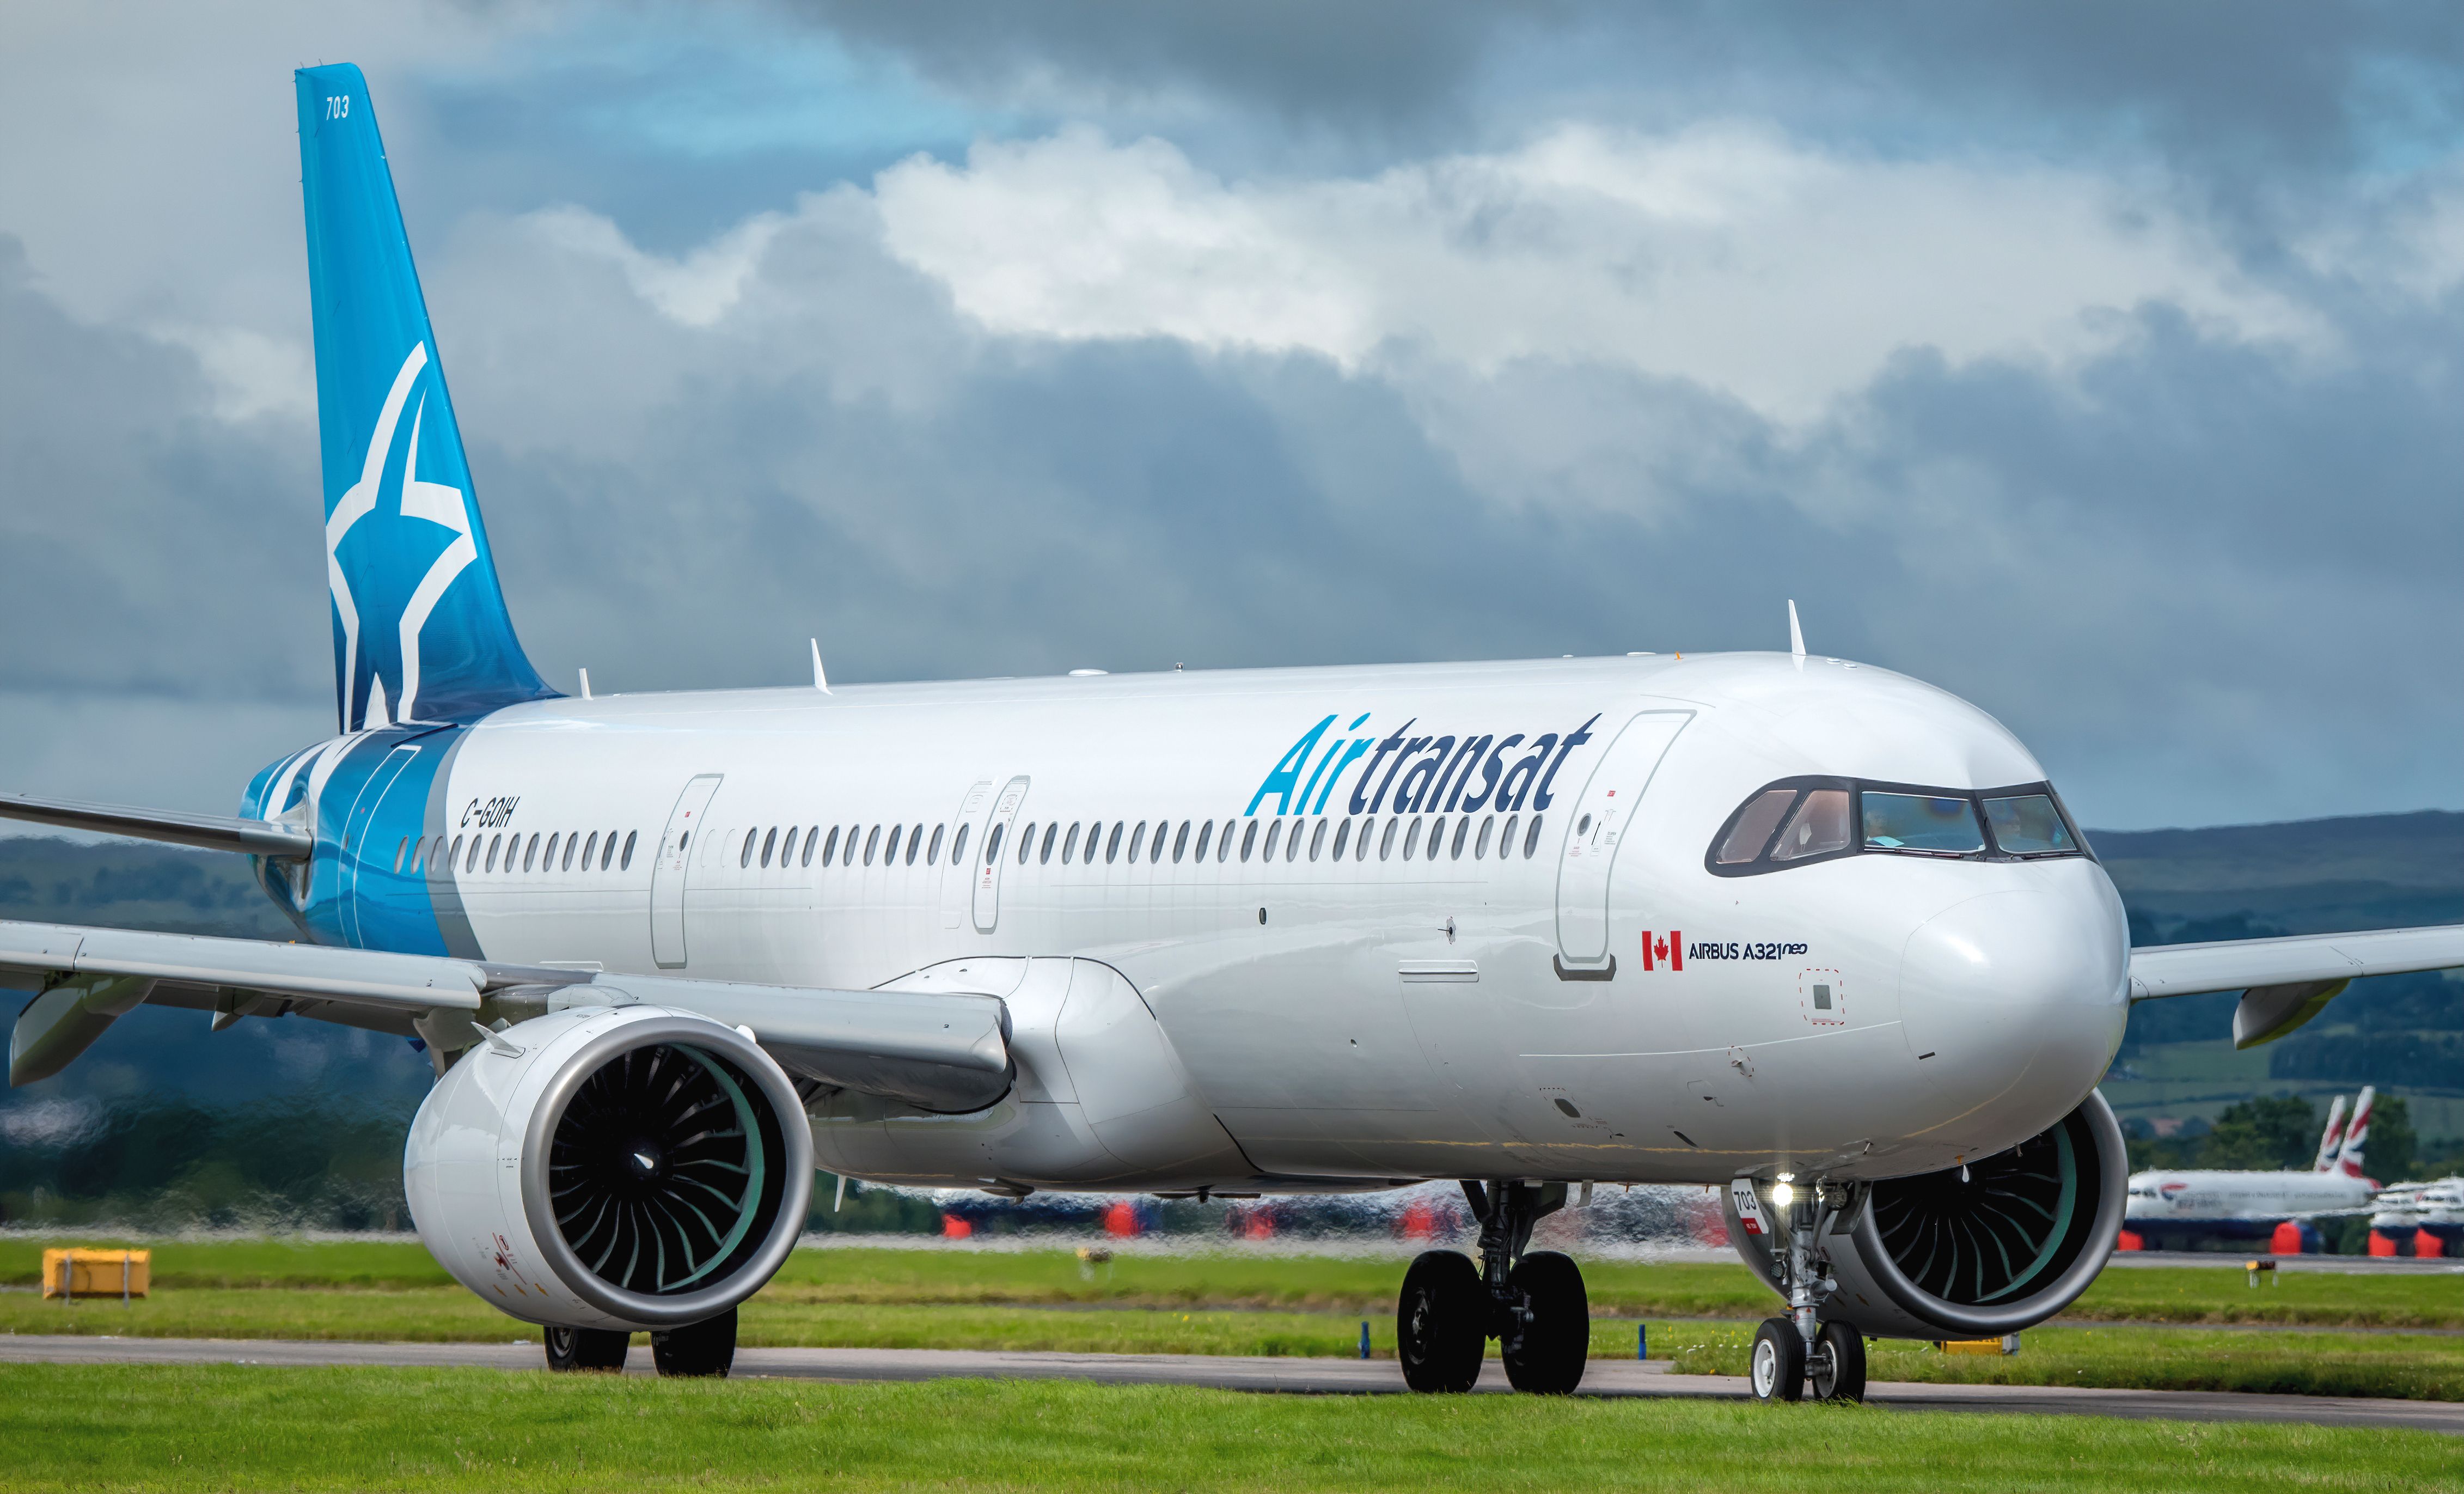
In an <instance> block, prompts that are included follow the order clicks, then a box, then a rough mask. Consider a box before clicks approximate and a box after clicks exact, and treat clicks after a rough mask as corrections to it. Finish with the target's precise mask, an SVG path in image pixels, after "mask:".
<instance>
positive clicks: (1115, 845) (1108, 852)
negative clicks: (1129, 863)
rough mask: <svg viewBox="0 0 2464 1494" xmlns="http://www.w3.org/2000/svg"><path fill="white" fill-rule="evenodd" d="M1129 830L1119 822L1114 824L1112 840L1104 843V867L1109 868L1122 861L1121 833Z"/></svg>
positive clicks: (1116, 821)
mask: <svg viewBox="0 0 2464 1494" xmlns="http://www.w3.org/2000/svg"><path fill="white" fill-rule="evenodd" d="M1128 828H1129V826H1128V825H1125V824H1122V823H1121V822H1120V821H1118V820H1115V821H1113V822H1112V838H1111V840H1108V841H1106V842H1105V843H1104V865H1106V866H1108V867H1109V866H1111V864H1112V863H1113V862H1116V861H1118V860H1120V859H1121V832H1122V831H1123V830H1126V829H1128Z"/></svg>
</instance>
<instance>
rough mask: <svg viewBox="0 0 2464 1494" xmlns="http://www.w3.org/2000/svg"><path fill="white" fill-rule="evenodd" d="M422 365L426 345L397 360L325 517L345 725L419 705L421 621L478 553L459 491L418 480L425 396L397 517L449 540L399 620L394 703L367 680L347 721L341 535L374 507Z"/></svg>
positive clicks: (352, 654) (351, 671) (355, 621)
mask: <svg viewBox="0 0 2464 1494" xmlns="http://www.w3.org/2000/svg"><path fill="white" fill-rule="evenodd" d="M427 366H428V344H427V343H425V342H422V343H419V344H417V345H415V346H413V347H412V348H411V350H410V355H409V356H408V357H407V358H405V359H404V360H403V361H402V371H401V372H399V373H397V374H395V375H394V377H393V387H392V388H391V389H389V390H387V391H386V392H385V406H384V407H383V408H381V409H380V410H379V411H378V412H377V426H376V430H375V431H374V432H373V433H372V434H371V435H370V436H369V438H368V450H367V455H366V457H365V458H364V459H363V462H362V464H361V467H360V480H359V481H358V482H355V483H353V484H352V485H351V487H350V489H349V491H348V492H346V493H344V494H342V498H341V502H339V503H337V504H335V505H334V513H333V516H331V517H330V518H328V519H326V520H325V581H326V585H327V587H328V588H329V589H330V590H331V591H332V593H333V596H334V610H335V611H336V612H337V613H338V614H340V615H341V619H342V688H343V692H344V701H345V707H344V711H343V716H344V722H345V724H346V725H351V726H360V725H365V726H372V727H373V726H384V725H386V724H387V723H388V722H389V721H392V720H408V719H411V718H412V716H413V715H414V714H415V713H416V712H417V710H418V704H419V644H420V634H421V632H422V631H423V630H425V629H426V628H427V626H428V619H429V616H430V615H431V614H432V613H434V612H435V610H436V604H437V603H438V601H439V600H441V599H442V598H443V597H444V595H445V589H446V588H447V587H448V586H451V584H453V579H454V578H455V577H457V576H459V575H461V574H462V571H463V569H464V568H465V567H466V566H468V565H469V564H470V563H471V562H472V561H473V560H477V559H478V558H479V546H478V541H477V540H476V539H474V538H473V537H472V534H471V509H470V505H469V503H468V502H467V501H466V499H465V496H464V494H463V492H462V490H461V489H459V488H455V487H451V486H449V485H447V484H445V483H441V482H422V481H420V480H419V430H420V422H421V419H422V417H423V416H424V415H425V414H426V413H427V407H428V398H427V396H426V395H424V394H423V395H422V396H420V402H419V404H418V405H417V406H413V407H412V410H411V415H410V450H409V451H408V452H407V454H406V455H405V457H404V458H403V470H402V516H403V517H405V518H421V519H426V520H428V521H429V523H431V524H440V525H442V526H444V527H445V528H447V529H449V530H451V531H452V532H453V535H454V539H453V542H452V543H451V544H449V545H447V546H446V547H445V553H444V554H442V555H439V556H438V557H437V558H436V560H435V561H434V562H433V563H431V564H430V565H429V568H428V574H427V575H426V576H423V577H421V578H420V582H419V585H418V586H417V587H416V588H414V589H413V590H412V592H411V594H410V601H409V602H408V604H406V605H405V606H404V608H403V612H402V619H401V624H400V626H401V646H402V678H401V680H400V681H398V682H397V683H398V685H399V688H398V689H397V690H396V691H395V692H394V700H393V705H392V708H391V709H390V710H388V708H387V706H386V703H385V681H384V680H382V679H378V678H371V679H370V681H369V685H368V692H369V695H368V702H367V709H366V712H365V714H364V719H363V720H362V721H353V720H351V716H352V714H353V713H352V712H351V710H350V709H349V707H350V705H351V703H352V702H351V701H350V699H349V692H351V691H352V690H353V689H355V688H356V681H357V680H358V678H359V664H360V609H359V604H358V602H357V600H356V599H355V598H354V597H353V596H352V595H351V583H350V580H349V578H348V577H346V576H344V575H343V573H342V561H341V549H342V538H343V537H344V536H346V535H348V534H349V533H350V532H351V526H353V525H354V524H357V523H358V522H359V521H360V520H361V519H363V518H365V517H366V516H368V515H369V514H371V513H373V512H375V510H376V506H377V497H378V489H379V487H380V485H381V484H382V482H383V480H384V477H385V458H386V457H387V456H389V455H390V454H392V451H393V433H394V430H395V428H397V427H399V426H400V425H401V423H402V407H403V405H404V404H405V403H406V402H407V401H408V399H409V397H410V390H411V387H412V385H413V384H416V383H417V382H418V380H419V373H420V370H421V369H423V368H425V367H427Z"/></svg>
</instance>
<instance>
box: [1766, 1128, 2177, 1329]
mask: <svg viewBox="0 0 2464 1494" xmlns="http://www.w3.org/2000/svg"><path fill="white" fill-rule="evenodd" d="M1966 1172H1967V1175H1966V1177H1965V1178H1963V1177H1962V1175H1961V1169H1959V1168H1955V1167H1954V1168H1950V1169H1948V1170H1947V1171H1944V1172H1939V1173H1926V1174H1922V1175H1918V1176H1915V1177H1895V1178H1892V1179H1890V1180H1889V1181H1887V1182H1879V1183H1875V1184H1874V1185H1872V1188H1871V1190H1870V1191H1869V1192H1868V1194H1867V1196H1866V1197H1865V1199H1864V1202H1863V1204H1862V1206H1861V1207H1859V1208H1858V1209H1856V1211H1855V1212H1854V1214H1853V1215H1850V1216H1848V1217H1846V1218H1843V1219H1839V1220H1837V1221H1836V1222H1834V1223H1833V1225H1832V1226H1831V1230H1830V1233H1829V1235H1828V1236H1827V1237H1826V1238H1825V1240H1824V1241H1823V1248H1824V1250H1825V1252H1826V1253H1827V1254H1828V1255H1829V1257H1830V1259H1831V1271H1832V1276H1833V1279H1834V1280H1836V1281H1837V1283H1838V1284H1839V1289H1838V1291H1837V1292H1836V1293H1834V1294H1833V1295H1832V1296H1831V1298H1830V1299H1829V1300H1828V1301H1826V1302H1825V1303H1824V1304H1823V1306H1822V1307H1821V1309H1820V1315H1821V1316H1822V1317H1823V1318H1824V1319H1826V1320H1829V1319H1835V1318H1836V1319H1838V1320H1839V1321H1841V1322H1844V1323H1849V1324H1852V1325H1854V1326H1855V1327H1856V1328H1857V1329H1858V1330H1859V1332H1863V1333H1867V1334H1871V1335H1873V1336H1876V1337H1880V1338H1924V1339H1941V1338H1986V1337H1991V1336H1994V1335H1997V1334H2002V1333H2015V1332H2017V1331H2018V1330H2020V1329H2026V1328H2034V1327H2035V1325H2037V1324H2039V1323H2042V1322H2043V1321H2045V1320H2046V1319H2047V1318H2050V1317H2052V1316H2053V1315H2054V1314H2055V1313H2057V1312H2059V1311H2061V1310H2062V1309H2063V1308H2064V1307H2069V1306H2070V1305H2071V1304H2072V1303H2073V1302H2075V1301H2077V1300H2078V1298H2079V1293H2081V1292H2083V1291H2085V1290H2087V1285H2088V1283H2090V1282H2092V1281H2095V1280H2096V1277H2097V1273H2098V1272H2100V1271H2101V1270H2103V1269H2104V1263H2105V1258H2106V1257H2107V1256H2108V1255H2109V1254H2111V1252H2112V1250H2113V1244H2114V1241H2115V1239H2116V1238H2117V1237H2118V1236H2119V1235H2120V1234H2121V1232H2122V1210H2123V1203H2124V1201H2125V1200H2126V1197H2127V1194H2128V1191H2129V1184H2130V1159H2129V1154H2128V1153H2127V1152H2126V1151H2125V1150H2124V1148H2123V1140H2122V1128H2121V1127H2120V1126H2119V1125H2117V1124H2116V1123H2115V1122H2114V1119H2113V1110H2112V1108H2111V1107H2109V1106H2107V1105H2106V1104H2105V1103H2104V1096H2102V1095H2101V1094H2097V1093H2094V1092H2093V1091H2091V1092H2090V1093H2089V1095H2088V1097H2087V1098H2086V1099H2085V1100H2084V1101H2082V1102H2080V1104H2079V1109H2077V1110H2073V1111H2071V1112H2070V1113H2069V1114H2068V1115H2065V1116H2063V1117H2062V1118H2061V1119H2060V1120H2059V1121H2057V1122H2055V1123H2054V1125H2053V1126H2052V1127H2051V1128H2050V1129H2048V1130H2046V1131H2042V1132H2040V1133H2039V1134H2037V1135H2034V1136H2031V1137H2029V1138H2028V1139H2027V1140H2025V1141H2023V1142H2021V1143H2019V1144H2018V1145H2017V1146H2015V1147H2013V1148H2012V1149H2011V1150H2010V1151H2008V1152H2004V1153H1998V1154H1996V1155H1993V1156H1990V1157H1983V1158H1980V1159H1978V1160H1976V1161H1974V1162H1970V1163H1969V1164H1968V1167H1967V1170H1966ZM1756 1186H1757V1191H1758V1192H1759V1194H1760V1196H1761V1198H1762V1204H1763V1213H1764V1216H1765V1218H1766V1219H1768V1220H1770V1221H1771V1230H1772V1233H1770V1234H1764V1235H1752V1234H1749V1233H1748V1232H1747V1231H1746V1229H1745V1226H1744V1224H1743V1222H1742V1221H1741V1220H1740V1219H1739V1218H1738V1215H1737V1206H1736V1203H1735V1201H1734V1200H1733V1199H1732V1198H1731V1199H1728V1200H1727V1202H1726V1204H1725V1208H1726V1211H1727V1220H1728V1242H1729V1243H1730V1244H1731V1245H1733V1246H1735V1247H1736V1251H1737V1254H1738V1255H1740V1256H1742V1257H1743V1258H1744V1259H1745V1263H1746V1264H1747V1265H1749V1266H1750V1267H1752V1268H1753V1271H1754V1274H1755V1275H1757V1276H1760V1277H1761V1278H1762V1280H1763V1285H1766V1286H1770V1287H1771V1289H1772V1290H1774V1291H1777V1290H1778V1289H1779V1286H1778V1282H1777V1279H1776V1277H1775V1275H1774V1273H1773V1271H1772V1269H1771V1252H1772V1251H1773V1250H1774V1249H1784V1248H1785V1247H1786V1241H1785V1238H1784V1237H1783V1236H1782V1235H1781V1234H1780V1233H1779V1231H1780V1230H1781V1229H1782V1228H1783V1227H1784V1226H1783V1225H1782V1224H1781V1213H1780V1211H1779V1210H1778V1209H1776V1208H1773V1207H1772V1206H1771V1197H1770V1185H1769V1184H1768V1183H1762V1184H1757V1185H1756Z"/></svg>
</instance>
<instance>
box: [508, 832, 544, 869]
mask: <svg viewBox="0 0 2464 1494" xmlns="http://www.w3.org/2000/svg"><path fill="white" fill-rule="evenodd" d="M538 860H539V837H538V836H537V835H533V836H532V837H531V838H530V844H529V845H528V846H525V847H523V850H522V869H523V870H524V871H528V870H529V869H531V867H532V864H533V863H535V862H537V861H538ZM505 869H506V870H507V871H511V870H513V869H514V859H513V858H512V857H511V856H508V857H506V858H505Z"/></svg>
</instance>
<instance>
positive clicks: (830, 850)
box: [822, 824, 839, 867]
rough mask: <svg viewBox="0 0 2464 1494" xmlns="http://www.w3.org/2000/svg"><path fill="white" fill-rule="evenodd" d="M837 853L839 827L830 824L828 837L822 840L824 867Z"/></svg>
mask: <svg viewBox="0 0 2464 1494" xmlns="http://www.w3.org/2000/svg"><path fill="white" fill-rule="evenodd" d="M838 853H839V827H838V826H837V825H835V824H834V825H831V826H830V838H829V839H828V840H826V841H824V842H822V865H823V866H825V867H826V866H828V865H829V864H830V862H831V860H832V859H833V858H835V857H836V856H837V855H838Z"/></svg>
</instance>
